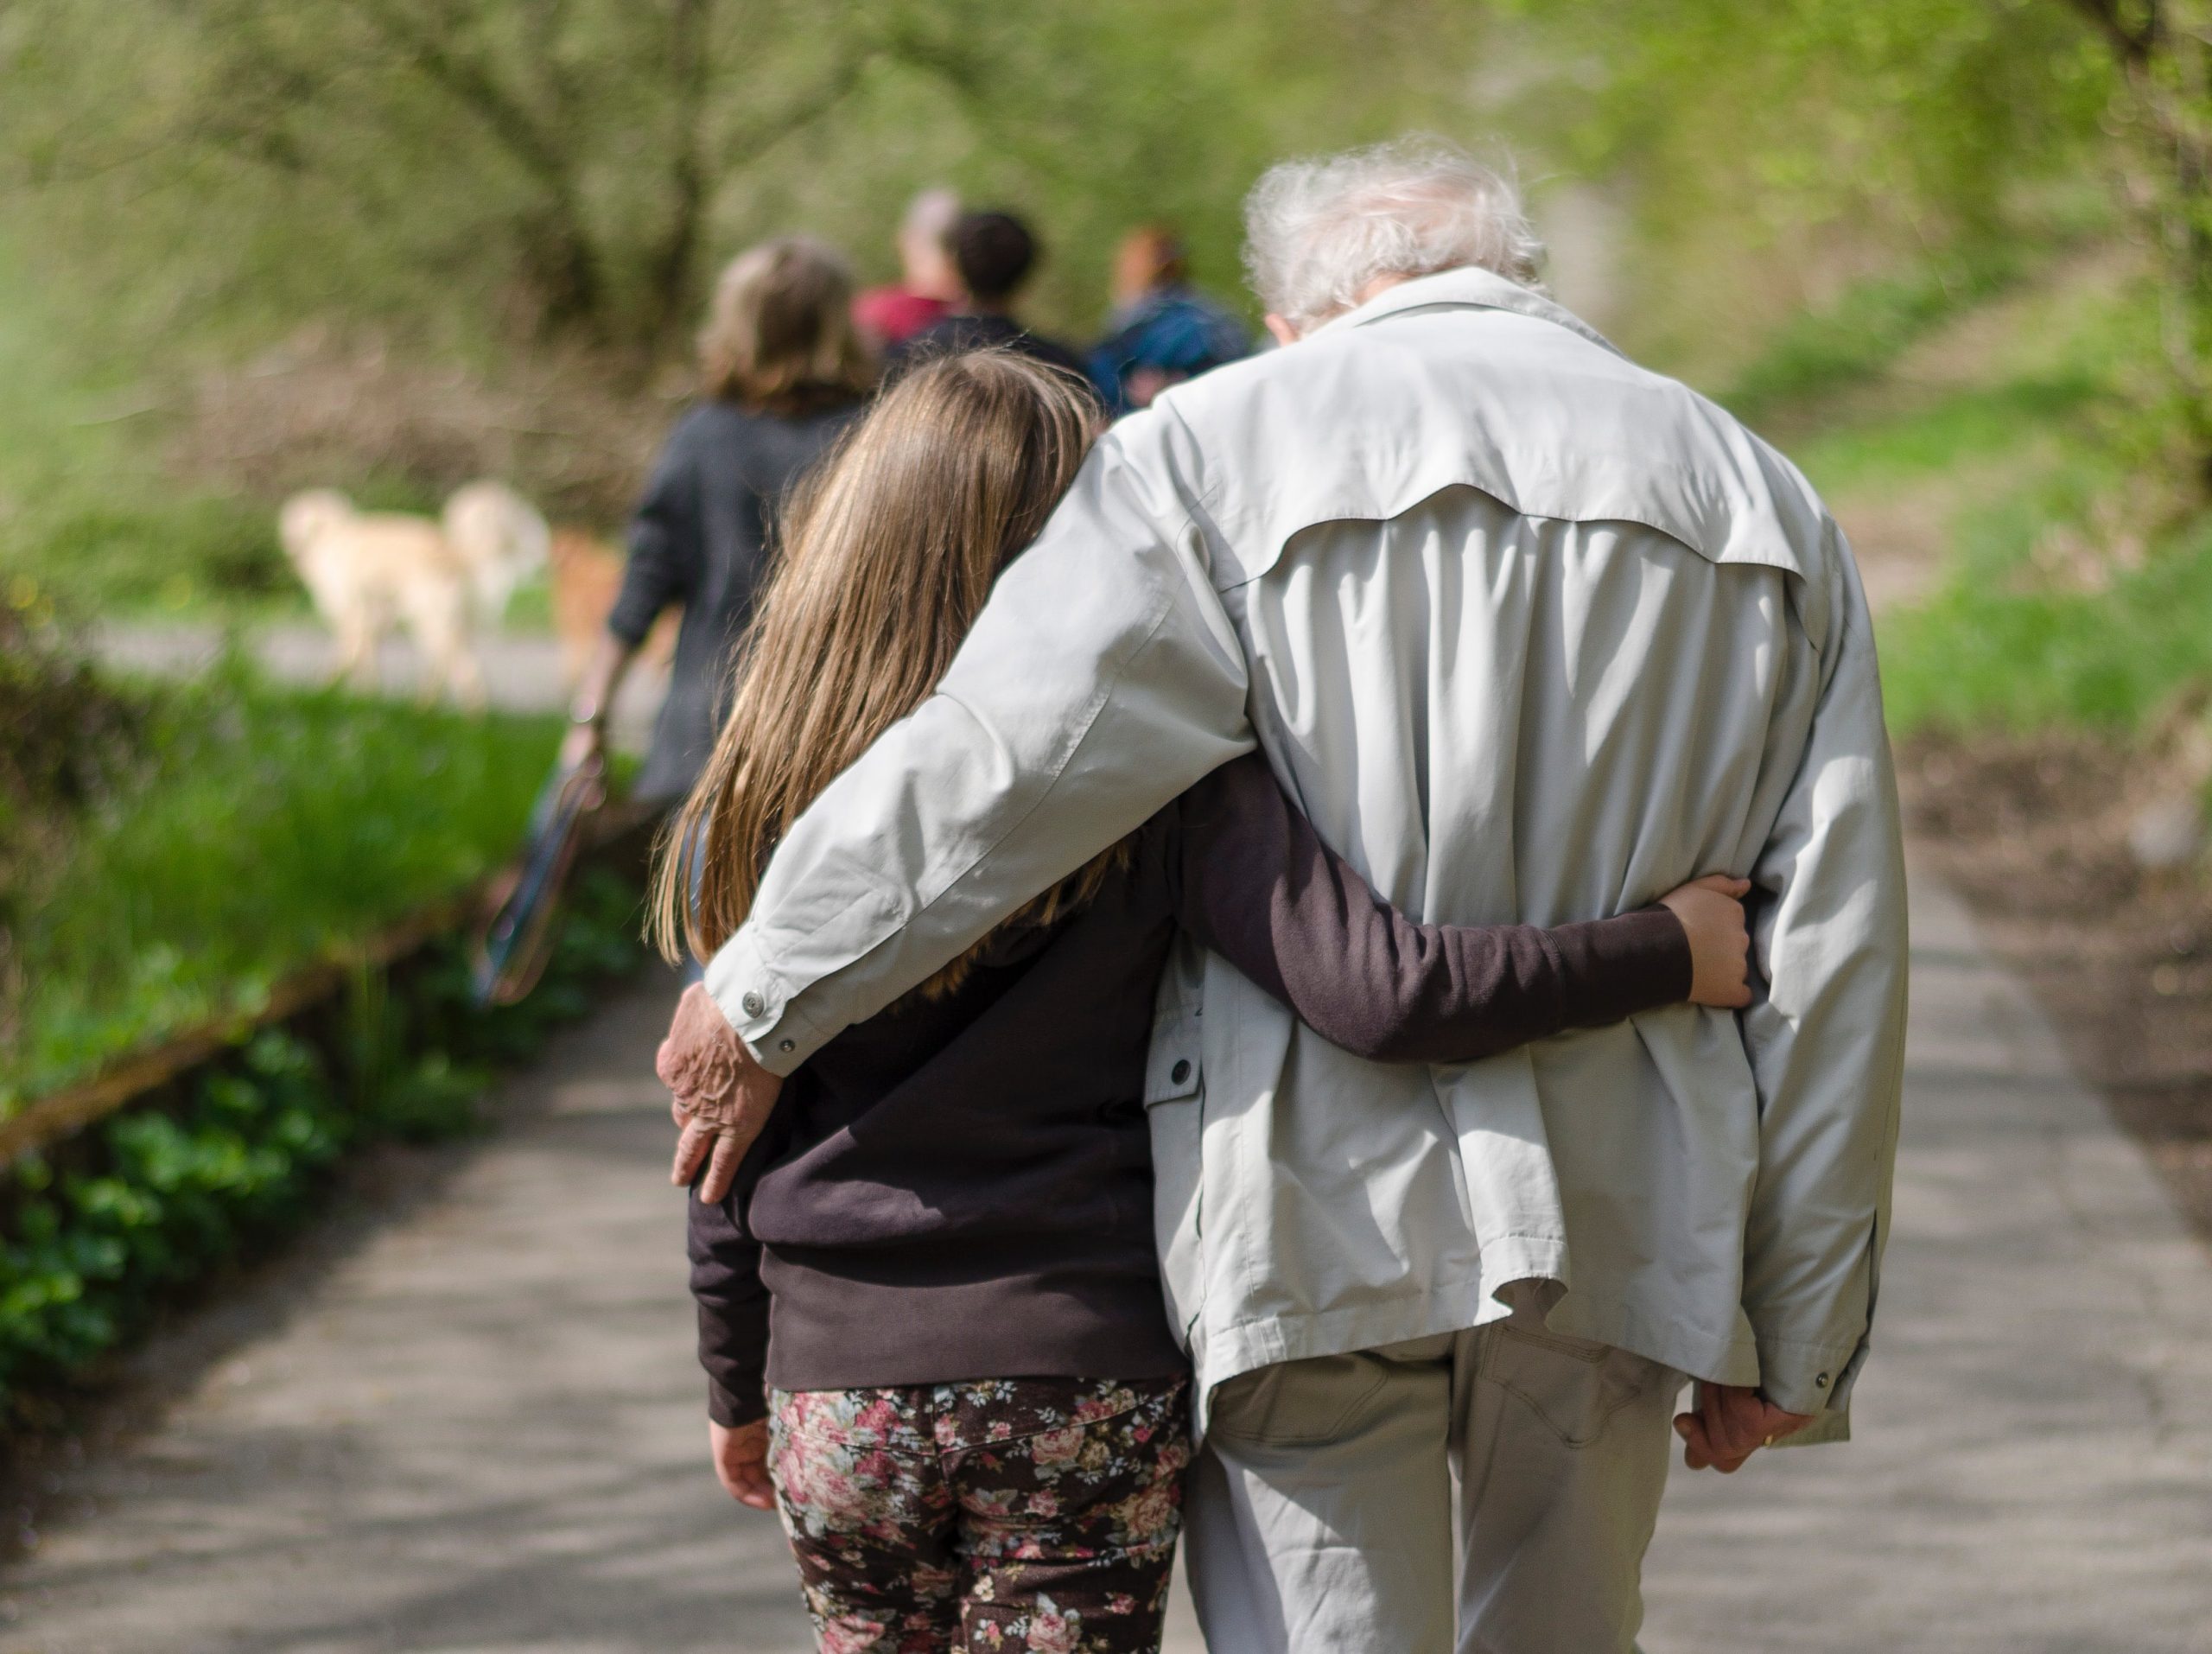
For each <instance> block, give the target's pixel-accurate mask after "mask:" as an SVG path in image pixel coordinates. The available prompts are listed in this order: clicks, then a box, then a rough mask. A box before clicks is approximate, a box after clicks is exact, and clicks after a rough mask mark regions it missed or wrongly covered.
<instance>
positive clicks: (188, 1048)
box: [0, 807, 653, 1169]
mask: <svg viewBox="0 0 2212 1654" xmlns="http://www.w3.org/2000/svg"><path fill="white" fill-rule="evenodd" d="M652 819H653V817H652V812H650V811H645V812H640V811H637V810H635V809H634V808H628V807H616V808H610V809H608V810H607V811H603V812H602V813H601V814H600V815H599V816H598V817H596V818H595V821H594V826H593V830H592V832H591V836H590V840H589V842H588V843H586V844H585V845H584V847H583V850H582V855H583V856H584V857H585V858H587V859H589V858H593V857H597V856H605V855H607V853H608V852H610V851H611V850H613V849H616V848H617V847H619V846H620V845H621V844H622V843H623V842H624V841H625V840H626V839H628V838H630V837H632V836H633V835H635V834H636V833H637V832H638V831H639V830H640V829H641V828H643V827H645V825H646V824H648V823H649V822H651V821H652ZM500 876H501V875H499V874H493V875H490V876H488V877H486V878H483V879H480V880H478V881H476V882H475V883H474V884H472V885H470V886H468V887H466V888H465V889H463V890H461V891H460V892H459V893H457V894H454V895H451V896H448V897H446V898H444V899H443V900H438V901H434V902H432V903H430V904H429V906H427V907H423V908H420V909H418V910H416V913H413V914H412V915H410V917H408V918H406V919H402V920H400V921H399V922H398V923H397V924H396V925H394V926H391V928H390V929H389V930H386V931H385V932H381V933H380V934H378V935H377V936H375V937H373V938H371V939H370V940H368V941H367V942H365V943H357V944H354V945H350V946H347V947H343V948H338V949H334V950H333V951H331V952H330V953H329V954H328V955H327V957H324V958H322V959H320V960H318V961H316V962H315V964H310V965H306V966H303V967H302V968H301V969H300V970H296V971H294V972H293V973H292V974H291V975H290V976H286V977H284V978H283V980H282V981H280V982H279V983H277V985H276V986H275V987H274V988H272V989H270V992H269V997H268V999H267V1001H266V1002H264V1003H263V1004H262V1005H261V1006H260V1007H259V1008H257V1009H255V1010H251V1011H233V1012H230V1013H228V1014H226V1015H222V1016H218V1017H213V1018H210V1019H209V1020H208V1021H205V1022H202V1023H200V1025H199V1026H198V1027H191V1028H188V1029H186V1030H185V1031H184V1032H182V1033H181V1034H172V1035H170V1036H169V1037H168V1038H167V1039H165V1040H161V1041H160V1042H159V1043H157V1044H156V1045H153V1046H148V1047H146V1048H144V1049H143V1050H141V1051H137V1052H134V1053H130V1054H129V1055H126V1056H124V1058H122V1059H119V1060H118V1061H116V1062H114V1063H111V1064H110V1065H109V1066H107V1067H105V1068H104V1069H102V1070H101V1071H100V1072H98V1073H96V1074H94V1075H92V1077H91V1078H88V1079H83V1080H79V1081H78V1082H76V1083H75V1084H74V1085H65V1086H63V1087H62V1088H61V1089H60V1091H49V1092H48V1093H47V1094H46V1095H45V1096H43V1097H38V1098H36V1099H35V1100H34V1101H33V1102H31V1103H30V1104H28V1105H26V1106H25V1107H24V1108H23V1109H22V1110H21V1111H19V1112H17V1113H16V1114H13V1115H11V1116H9V1117H8V1118H7V1119H5V1120H0V1169H4V1168H5V1167H9V1166H12V1165H13V1164H14V1163H15V1162H16V1161H18V1160H20V1159H21V1158H22V1156H23V1155H29V1154H34V1153H35V1152H37V1151H38V1150H40V1149H42V1148H48V1147H50V1146H51V1145H53V1144H54V1143H56V1142H60V1141H61V1140H62V1139H63V1138H65V1137H71V1136H75V1135H76V1134H77V1133H78V1132H80V1131H82V1130H84V1129H85V1128H86V1127H87V1126H91V1125H96V1124H98V1123H99V1122H100V1121H102V1120H105V1118H106V1117H107V1116H109V1115H111V1114H113V1113H116V1112H117V1111H118V1110H121V1109H123V1108H124V1107H125V1106H126V1105H127V1104H130V1103H131V1102H132V1101H134V1100H135V1099H136V1098H137V1097H142V1096H143V1095H144V1094H145V1093H146V1092H148V1091H152V1090H153V1089H154V1088H155V1087H156V1086H158V1085H166V1084H168V1082H169V1081H170V1080H173V1079H175V1078H176V1077H177V1076H178V1075H180V1074H181V1073H184V1072H186V1071H187V1070H188V1069H192V1068H196V1067H198V1066H200V1064H202V1063H204V1062H207V1060H209V1059H211V1058H213V1057H217V1056H219V1055H221V1054H222V1053H224V1052H225V1051H226V1050H229V1049H231V1048H232V1047H233V1046H237V1045H238V1044H239V1043H240V1042H241V1041H242V1040H245V1036H246V1035H248V1034H251V1033H253V1032H254V1031H255V1030H257V1029H259V1028H264V1027H269V1026H270V1025H271V1024H272V1023H277V1022H282V1021H286V1020H288V1019H289V1018H290V1017H293V1016H295V1015H298V1014H299V1013H300V1012H301V1011H303V1010H305V1009H306V1008H308V1006H310V1005H313V1004H315V1002H318V1001H319V1000H321V999H324V998H326V997H327V996H330V995H332V994H334V993H336V992H337V991H338V989H340V987H342V986H343V985H344V984H345V982H346V978H347V977H348V976H351V975H353V972H355V971H356V970H362V969H364V968H366V969H370V970H378V969H381V968H383V967H385V966H386V965H390V964H396V963H397V962H398V961H399V960H401V959H404V958H405V957H407V956H408V955H410V954H411V953H414V952H416V951H417V950H419V949H421V948H422V947H423V946H425V945H427V944H429V942H431V941H433V940H435V938H438V937H439V936H442V935H443V934H445V933H446V932H449V931H451V930H453V929H454V927H455V926H457V925H459V924H460V923H461V921H462V920H463V919H467V918H469V917H470V916H472V915H474V914H478V913H483V912H484V911H485V910H486V904H487V902H488V901H489V900H490V895H491V891H492V888H493V886H494V885H495V884H496V883H497V882H498V881H499V877H500Z"/></svg>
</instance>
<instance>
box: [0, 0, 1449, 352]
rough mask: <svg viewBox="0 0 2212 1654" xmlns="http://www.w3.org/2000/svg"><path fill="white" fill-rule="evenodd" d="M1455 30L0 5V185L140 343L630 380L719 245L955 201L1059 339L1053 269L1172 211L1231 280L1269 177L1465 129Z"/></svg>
mask: <svg viewBox="0 0 2212 1654" xmlns="http://www.w3.org/2000/svg"><path fill="white" fill-rule="evenodd" d="M1455 10H1456V9H1455V8H1453V7H1452V6H1451V5H1449V4H1448V3H1447V0H1418V3H1414V4H1412V5H1403V4H1401V5H1395V6H1394V5H1389V4H1386V3H1383V0H1281V3H1278V4H1274V5H1262V4H1259V3H1257V0H1240V3H1235V4H1230V5H1225V6H1221V7H1216V8H1209V9H1207V10H1205V12H1204V13H1203V14H1201V15H1198V16H1192V15H1191V13H1190V10H1189V9H1188V8H1187V7H1182V6H1178V5H1173V4H1169V3H1166V0H1121V3H1110V0H1083V3H1071V4H1069V5H1065V6H1052V7H1007V6H1006V5H1003V4H1000V3H992V0H853V3H843V4H827V5H825V4H822V3H819V0H107V3H105V4H103V5H101V6H99V7H88V6H85V5H83V4H81V3H79V0H13V3H9V4H5V5H0V187H4V185H5V184H6V183H7V182H9V181H13V182H14V183H15V184H16V186H17V188H16V191H15V192H14V200H15V201H16V204H17V205H18V206H19V207H21V208H22V210H23V216H22V218H21V219H19V221H20V222H23V223H29V224H35V226H36V230H35V233H36V234H37V235H38V236H39V238H40V239H41V241H42V242H44V243H48V244H49V245H50V258H49V266H50V267H53V268H56V269H60V268H61V267H64V266H66V270H67V277H66V279H67V280H68V281H69V282H70V283H82V284H85V285H87V286H88V287H92V288H97V289H102V290H103V291H104V292H105V294H106V295H108V296H110V299H111V302H117V303H118V304H122V305H124V306H126V307H127V308H128V309H130V311H131V312H132V313H133V314H135V315H138V316H139V317H140V318H141V319H142V321H149V322H150V323H151V324H152V325H150V326H149V327H145V328H143V329H142V331H143V332H144V333H147V334H153V335H157V336H158V335H159V334H162V332H163V331H164V330H165V329H166V328H169V327H171V326H175V327H181V328H186V329H188V330H198V329H200V328H204V327H206V326H207V325H209V324H211V323H213V324H219V325H223V326H229V327H231V328H233V329H234V330H236V331H238V332H240V333H243V334H245V335H247V336H249V337H251V336H252V335H253V334H256V333H257V332H265V330H266V328H267V327H268V325H269V323H270V322H271V321H278V320H281V319H284V318H294V319H296V318H299V317H302V316H309V315H336V316H339V317H341V318H351V319H367V320H370V321H378V322H381V323H384V324H387V325H393V326H403V327H404V326H417V327H419V326H423V325H424V324H425V323H426V322H438V321H441V320H442V325H443V326H444V327H445V328H446V329H447V331H448V333H449V334H454V335H455V336H459V335H465V334H478V335H480V334H481V333H482V331H483V329H484V327H485V323H486V318H487V317H497V318H500V319H503V320H504V321H505V324H506V326H505V333H506V334H507V335H508V336H511V337H512V336H516V335H519V336H521V337H524V338H525V339H530V340H537V341H541V342H544V341H553V342H581V343H583V344H586V345H589V346H593V347H610V346H611V347H616V348H618V349H620V350H622V351H625V352H628V353H632V354H642V355H645V356H651V355H653V354H656V353H663V352H664V349H665V347H668V346H669V345H670V344H671V342H672V341H673V340H677V339H678V338H680V337H681V336H682V335H683V334H685V333H686V332H688V330H689V328H690V326H691V324H692V322H693V321H694V320H695V317H694V314H693V313H694V310H695V309H696V302H697V300H698V297H699V296H700V291H701V289H702V283H703V277H704V274H705V272H706V270H707V269H708V268H709V265H710V264H711V263H712V262H713V261H715V259H717V258H720V257H722V256H726V255H727V253H728V251H732V250H734V245H737V244H739V243H741V242H742V241H743V240H747V239H753V237H756V236H758V235H760V234H763V233H766V232H771V231H772V230H773V229H776V228H780V227H786V226H805V227H812V228H817V229H823V230H826V231H829V232H831V233H833V234H837V233H842V234H845V235H846V236H847V237H848V238H849V239H852V240H855V241H859V242H860V243H861V245H863V246H864V247H865V248H866V249H867V251H868V252H869V253H870V254H871V255H874V254H875V250H876V249H877V248H878V247H880V246H881V245H884V244H885V242H886V240H887V231H888V228H889V226H890V225H891V224H892V223H893V222H894V221H895V218H896V213H897V210H898V207H899V205H900V201H899V197H900V196H902V195H903V194H905V193H906V191H908V190H910V189H911V188H913V187H915V186H916V185H918V184H921V183H926V182H931V181H939V180H940V179H943V178H946V177H950V178H951V179H952V180H953V181H957V182H958V183H961V184H962V185H963V186H965V187H967V188H969V189H970V190H971V191H973V192H975V193H976V194H980V195H988V196H992V197H995V198H998V199H1003V200H1007V201H1008V202H1009V203H1010V204H1013V205H1016V206H1018V207H1022V208H1024V209H1026V210H1028V211H1030V212H1032V213H1034V214H1035V215H1037V216H1038V217H1039V218H1040V219H1043V220H1044V226H1043V227H1044V228H1045V231H1046V239H1047V242H1048V244H1049V245H1054V246H1055V247H1056V249H1057V250H1058V252H1059V253H1060V254H1061V255H1062V256H1061V257H1059V258H1055V260H1054V261H1053V269H1052V277H1051V282H1050V285H1049V286H1048V289H1047V292H1046V298H1047V302H1048V305H1050V306H1052V307H1054V308H1058V309H1060V310H1061V311H1062V312H1063V314H1064V315H1066V314H1067V313H1069V312H1071V311H1074V310H1076V306H1075V304H1074V302H1073V301H1074V299H1075V296H1076V292H1077V285H1076V283H1075V282H1074V280H1073V279H1072V275H1071V266H1070V264H1069V263H1068V261H1067V259H1066V258H1065V254H1066V253H1067V252H1068V251H1070V250H1071V248H1072V249H1073V250H1075V251H1077V252H1078V253H1079V255H1080V256H1081V257H1082V258H1084V259H1086V260H1090V259H1096V260H1097V261H1098V264H1097V268H1100V269H1103V239H1104V238H1105V237H1106V236H1108V235H1110V234H1111V233H1113V232H1115V231H1116V230H1118V228H1120V227H1121V226H1122V225H1124V224H1126V223H1127V222H1128V221H1129V220H1130V219H1134V218H1136V217H1141V216H1151V215H1154V214H1157V213H1160V212H1162V211H1167V212H1172V213H1178V214H1182V215H1187V216H1190V217H1192V218H1203V219H1205V223H1204V224H1203V225H1202V226H1201V225H1193V226H1192V228H1194V229H1197V230H1198V231H1199V234H1198V238H1197V239H1198V240H1199V242H1200V244H1201V247H1202V249H1203V250H1204V251H1205V252H1206V253H1207V254H1208V255H1209V262H1210V263H1211V266H1212V268H1213V270H1214V272H1215V274H1216V275H1217V277H1220V276H1225V275H1226V274H1227V273H1228V272H1227V269H1226V266H1227V264H1228V260H1227V258H1225V257H1224V256H1223V255H1224V254H1225V252H1226V251H1227V249H1228V247H1229V246H1230V245H1231V243H1232V241H1233V237H1234V229H1233V219H1234V207H1235V204H1236V198H1237V196H1238V195H1239V194H1241V192H1242V190H1243V188H1244V187H1245V185H1246V184H1247V183H1248V182H1249V178H1250V176H1251V175H1252V173H1253V172H1254V171H1255V170H1256V169H1257V168H1258V166H1259V165H1260V164H1261V163H1262V162H1264V160H1265V159H1267V158H1268V156H1269V154H1270V153H1271V151H1273V150H1274V149H1276V148H1278V147H1283V146H1286V145H1289V146H1294V147H1309V146H1320V145H1325V144H1329V143H1338V142H1342V141H1344V140H1345V139H1348V138H1355V137H1370V136H1378V135H1380V133H1381V132H1383V131H1385V130H1389V129H1390V128H1391V127H1393V126H1395V125H1396V124H1401V123H1402V122H1405V121H1408V120H1419V119H1421V118H1422V117H1423V116H1424V115H1425V114H1429V113H1432V112H1438V113H1441V114H1442V115H1443V117H1444V118H1445V120H1446V124H1451V122H1452V120H1453V119H1455V118H1463V116H1464V104H1463V102H1462V101H1461V99H1459V77H1458V75H1457V73H1455V72H1454V71H1453V70H1452V67H1451V56H1452V54H1451V52H1450V51H1448V50H1447V51H1446V54H1445V55H1444V56H1443V57H1442V58H1441V59H1439V58H1438V57H1437V56H1436V55H1435V48H1436V46H1437V43H1438V42H1439V41H1445V42H1450V41H1456V40H1459V39H1460V38H1462V37H1463V36H1464V35H1465V32H1466V25H1465V24H1463V23H1462V22H1459V20H1457V18H1456V17H1455V16H1454V13H1455ZM1109 219H1110V220H1112V221H1111V222H1109ZM862 231H864V232H865V233H864V235H863V234H861V232H862ZM877 256H880V255H877ZM1100 285H1101V280H1100V277H1098V276H1097V275H1096V273H1095V272H1094V273H1090V274H1087V275H1086V276H1085V277H1084V290H1085V291H1086V292H1095V291H1096V289H1097V288H1098V287H1099V286H1100ZM1095 304H1096V300H1095V299H1089V300H1087V301H1086V302H1084V305H1083V306H1082V309H1081V311H1080V312H1078V313H1077V314H1079V315H1080V318H1081V320H1082V321H1083V322H1084V325H1088V323H1089V322H1090V320H1091V318H1092V315H1093V314H1095ZM1070 319H1071V320H1072V319H1074V317H1072V316H1071V317H1070Z"/></svg>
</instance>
